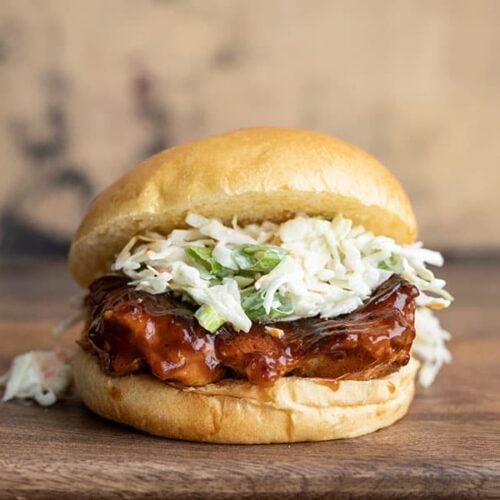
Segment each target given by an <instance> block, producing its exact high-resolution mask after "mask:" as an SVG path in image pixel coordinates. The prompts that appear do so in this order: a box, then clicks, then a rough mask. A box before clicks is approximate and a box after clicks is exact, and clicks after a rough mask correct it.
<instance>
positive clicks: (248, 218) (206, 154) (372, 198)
mask: <svg viewBox="0 0 500 500" xmlns="http://www.w3.org/2000/svg"><path fill="white" fill-rule="evenodd" d="M189 211H192V212H196V213H199V214H201V215H204V216H206V217H218V218H220V219H222V220H223V221H224V222H226V223H228V222H229V221H231V219H232V218H233V216H234V215H237V216H238V219H239V221H240V222H241V223H247V222H257V221H262V220H266V219H267V220H275V221H280V220H284V219H286V218H288V217H290V216H292V215H294V214H296V213H300V212H303V213H307V214H309V215H324V216H333V215H335V214H337V213H342V214H344V215H345V216H346V217H348V218H351V219H352V220H353V221H354V222H355V223H358V224H363V225H364V226H365V227H366V228H367V229H368V230H370V231H372V232H374V233H375V234H384V235H386V236H390V237H391V238H394V239H395V240H396V241H398V242H399V243H411V242H412V241H414V240H415V238H416V233H417V228H416V222H415V216H414V213H413V210H412V208H411V205H410V202H409V201H408V198H407V196H406V194H405V192H404V190H403V188H402V187H401V185H400V184H399V182H398V181H397V180H396V179H395V178H394V176H393V175H392V174H391V173H390V172H389V171H388V170H387V169H386V168H385V167H384V166H382V165H381V164H380V163H379V162H378V161H377V160H375V159H374V158H373V157H371V156H370V155H368V154H367V153H365V152H364V151H362V150H361V149H358V148H357V147H355V146H352V145H350V144H348V143H346V142H343V141H341V140H339V139H335V138H334V137H330V136H327V135H323V134H320V133H318V132H309V131H305V130H299V129H287V128H278V127H261V128H250V129H243V130H238V131H236V132H231V133H228V134H225V135H220V136H217V137H211V138H208V139H202V140H199V141H195V142H191V143H188V144H184V145H181V146H177V147H173V148H171V149H167V150H166V151H163V152H161V153H159V154H157V155H155V156H152V157H151V158H148V159H147V160H145V161H144V162H142V163H141V164H140V165H138V166H137V167H136V168H134V169H133V170H131V171H130V172H129V173H128V174H126V175H125V176H123V177H122V178H121V179H119V180H118V181H117V182H115V183H114V184H113V185H111V186H110V187H108V188H107V189H106V190H105V191H104V192H103V193H101V194H100V195H99V196H98V197H97V198H96V199H95V200H94V202H93V203H92V204H91V206H90V208H89V210H88V212H87V214H86V215H85V217H84V219H83V221H82V223H81V225H80V227H79V229H78V231H77V233H76V235H75V237H74V239H73V242H72V245H71V249H70V253H69V267H70V271H71V273H72V275H73V276H74V278H75V279H76V281H77V282H78V283H79V284H80V285H82V286H87V285H88V284H89V283H90V282H91V281H92V280H94V279H95V278H96V277H97V276H99V275H100V274H103V273H105V272H106V270H107V268H108V266H109V264H110V263H111V262H112V261H113V259H114V256H115V254H116V253H118V252H119V250H120V249H121V248H122V247H123V245H125V243H126V242H127V241H128V240H129V239H130V238H131V237H132V236H134V235H135V234H137V233H140V232H143V231H145V230H148V229H149V230H157V231H160V232H163V233H165V234H166V233H168V232H170V231H171V230H172V229H174V228H180V227H184V226H185V223H184V219H185V216H186V214H187V213H188V212H189Z"/></svg>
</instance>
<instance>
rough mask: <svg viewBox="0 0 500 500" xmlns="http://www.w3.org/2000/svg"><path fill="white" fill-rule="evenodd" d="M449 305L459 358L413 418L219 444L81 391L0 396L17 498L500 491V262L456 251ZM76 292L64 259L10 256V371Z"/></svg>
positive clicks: (5, 265)
mask: <svg viewBox="0 0 500 500" xmlns="http://www.w3.org/2000/svg"><path fill="white" fill-rule="evenodd" d="M443 274H444V275H445V277H447V278H448V280H449V288H450V290H451V291H452V292H454V294H455V296H456V302H455V304H454V305H453V307H452V309H451V310H449V311H445V312H444V313H442V318H443V322H444V324H445V325H446V326H447V327H448V328H449V330H451V331H452V333H453V335H454V340H453V343H452V346H451V348H452V351H453V356H454V362H453V364H452V365H451V366H449V367H446V368H445V369H444V370H443V371H442V373H441V376H440V377H439V379H438V381H437V383H436V384H435V385H433V386H432V388H430V389H428V390H420V391H419V392H418V395H417V397H416V400H415V402H414V403H413V406H412V408H411V410H410V413H409V415H408V416H407V417H406V418H405V419H404V420H402V421H400V422H399V423H397V424H395V425H394V426H392V427H390V428H388V429H385V430H382V431H379V432H376V433H374V434H371V435H368V436H365V437H361V438H357V439H353V440H344V441H334V442H324V443H302V444H294V445H267V446H220V445H210V444H199V443H187V442H181V441H172V440H165V439H159V438H155V437H151V436H148V435H144V434H141V433H139V432H136V431H133V430H129V429H126V428H125V427H122V426H119V425H116V424H113V423H111V422H108V421H106V420H103V419H101V418H99V417H97V416H94V415H93V414H91V413H90V412H89V411H87V410H86V409H85V408H84V407H83V406H82V404H81V403H80V402H79V401H78V398H77V396H76V395H73V396H72V397H70V398H69V399H67V400H66V401H64V402H61V403H58V404H57V405H55V406H54V407H52V408H49V409H43V408H40V407H37V406H35V405H32V404H30V403H26V402H13V403H8V404H3V405H0V496H1V497H2V498H3V497H7V498H26V497H30V498H31V497H36V498H58V497H63V496H64V497H67V496H70V497H72V498H91V497H92V498H95V497H106V498H132V497H139V496H148V497H149V498H160V497H162V498H164V497H172V498H178V497H179V498H180V497H183V498H218V499H220V498H230V497H239V498H250V497H251V498H254V497H258V496H261V497H266V498H280V499H283V498H288V497H290V498H292V497H300V498H304V497H332V495H333V494H335V497H338V498H358V497H363V496H367V495H374V496H385V497H391V498H402V497H410V496H420V497H429V498H431V497H432V498H436V497H448V498H460V497H467V498H476V497H477V498H479V497H481V498H486V497H488V498H496V497H500V437H499V436H500V369H499V368H500V315H499V305H500V262H495V261H490V262H484V263H475V262H473V261H468V262H467V261H466V262H458V261H457V262H450V263H449V265H448V267H447V268H446V270H445V271H444V273H443ZM75 293H77V289H76V287H75V286H74V285H72V284H71V282H70V279H69V278H68V276H67V275H66V272H65V269H64V265H63V264H62V263H59V262H41V263H37V264H33V263H31V264H30V263H28V262H2V263H1V264H0V318H1V319H0V341H1V346H2V347H1V349H0V352H1V355H0V369H1V370H2V371H3V370H4V369H6V368H7V366H8V362H9V359H10V358H11V356H13V355H14V354H16V353H19V352H22V351H25V350H28V349H33V348H43V347H48V346H50V343H51V337H50V335H49V333H48V332H49V329H50V327H51V326H53V325H54V324H55V323H56V322H57V320H58V319H60V318H62V317H64V315H65V314H67V311H68V308H67V301H68V298H69V297H70V296H71V295H74V294H75Z"/></svg>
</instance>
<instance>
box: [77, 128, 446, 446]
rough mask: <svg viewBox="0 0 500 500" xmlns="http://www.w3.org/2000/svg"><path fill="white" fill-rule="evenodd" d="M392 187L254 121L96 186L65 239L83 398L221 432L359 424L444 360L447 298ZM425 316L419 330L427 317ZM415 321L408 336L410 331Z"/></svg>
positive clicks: (433, 256)
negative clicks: (74, 286) (78, 319)
mask: <svg viewBox="0 0 500 500" xmlns="http://www.w3.org/2000/svg"><path fill="white" fill-rule="evenodd" d="M416 234H417V228H416V222H415V217H414V214H413V211H412V208H411V206H410V203H409V201H408V198H407V196H406V194H405V192H404V191H403V189H402V187H401V186H400V184H399V183H398V182H397V180H396V179H395V178H394V177H393V176H392V175H391V174H390V173H389V172H388V171H387V170H386V169H385V168H384V167H383V166H382V165H381V164H380V163H379V162H377V161H376V160H375V159H374V158H372V157H371V156H369V155H368V154H367V153H365V152H363V151H361V150H360V149H358V148H356V147H354V146H352V145H350V144H347V143H345V142H343V141H340V140H338V139H335V138H333V137H328V136H326V135H322V134H319V133H316V132H307V131H303V130H295V129H284V128H274V127H265V128H251V129H246V130H239V131H236V132H232V133H229V134H226V135H222V136H218V137H212V138H209V139H204V140H200V141H197V142H192V143H190V144H185V145H181V146H177V147H174V148H171V149H168V150H166V151H164V152H162V153H159V154H157V155H155V156H153V157H151V158H149V159H147V160H146V161H144V162H143V163H141V164H140V165H139V166H137V167H136V168H135V169H133V170H132V171H130V172H129V173H128V174H127V175H125V176H124V177H123V178H121V179H120V180H118V181H117V182H116V183H115V184H113V185H112V186H110V187H109V188H108V189H106V190H105V191H104V192H103V193H102V194H101V195H100V196H98V197H97V198H96V200H95V201H94V202H93V203H92V205H91V206H90V209H89V210H88V213H87V214H86V216H85V218H84V220H83V222H82V223H81V225H80V228H79V229H78V231H77V233H76V235H75V237H74V240H73V242H72V245H71V250H70V254H69V266H70V270H71V273H72V275H73V276H74V278H75V279H76V281H77V282H78V283H79V284H80V285H82V286H83V287H85V288H87V289H88V291H87V294H86V296H85V299H84V304H83V307H84V311H85V327H84V331H83V334H82V336H81V339H80V340H79V350H78V353H77V354H76V356H75V358H74V360H73V369H74V379H75V383H76V386H77V389H78V391H79V393H80V395H81V397H82V399H83V401H84V403H85V404H86V405H87V406H88V407H89V408H90V409H92V410H93V411H95V412H96V413H98V414H99V415H102V416H104V417H106V418H109V419H112V420H115V421H117V422H122V423H125V424H128V425H130V426H133V427H136V428H138V429H141V430H143V431H146V432H149V433H152V434H156V435H159V436H165V437H171V438H179V439H187V440H196V441H209V442H220V443H272V442H293V441H316V440H327V439H337V438H347V437H354V436H359V435H362V434H366V433H369V432H372V431H375V430H377V429H380V428H382V427H386V426H388V425H391V424H392V423H394V422H395V421H396V420H398V419H400V418H401V417H402V416H403V415H405V413H406V412H407V410H408V406H409V405H410V402H411V400H412V398H413V395H414V385H415V384H414V382H415V379H416V377H417V373H418V370H419V365H420V366H421V368H420V370H421V371H420V375H419V376H420V379H421V381H422V383H423V384H424V385H428V384H429V383H430V382H432V380H433V378H434V376H435V374H436V372H437V370H438V369H439V367H440V366H441V364H442V363H443V362H445V361H447V360H448V357H449V353H448V351H447V350H446V347H445V344H444V340H445V339H446V335H447V333H446V332H444V331H443V330H442V329H441V328H440V326H439V323H438V322H437V320H436V319H435V317H434V316H433V315H432V312H431V311H430V310H431V309H440V308H444V307H447V306H448V305H449V304H450V301H451V300H452V298H451V296H450V295H449V293H448V292H447V291H446V290H445V289H444V285H445V283H444V281H443V280H440V279H437V278H435V277H434V275H433V273H432V272H431V271H430V270H429V268H428V265H433V266H436V265H437V266H439V265H441V264H442V257H441V255H440V254H439V253H437V252H434V251H430V250H427V249H425V248H423V247H422V245H421V243H416V242H415V239H416ZM419 323H420V325H421V326H420V327H419ZM416 324H417V330H420V332H421V333H418V335H417V340H416V339H415V336H416Z"/></svg>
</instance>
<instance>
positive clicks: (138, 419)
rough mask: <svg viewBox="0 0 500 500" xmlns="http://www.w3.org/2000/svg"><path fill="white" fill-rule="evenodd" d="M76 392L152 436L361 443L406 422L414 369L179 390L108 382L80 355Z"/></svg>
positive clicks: (136, 381)
mask: <svg viewBox="0 0 500 500" xmlns="http://www.w3.org/2000/svg"><path fill="white" fill-rule="evenodd" d="M73 367H74V376H75V383H76V387H77V389H78V391H79V393H80V396H81V398H82V399H83V401H84V403H85V404H86V405H87V406H88V407H89V408H90V409H91V410H93V411H94V412H96V413H98V414H99V415H101V416H103V417H106V418H109V419H111V420H114V421H116V422H120V423H123V424H128V425H130V426H132V427H135V428H137V429H140V430H142V431H146V432H149V433H151V434H155V435H157V436H163V437H169V438H176V439H186V440H190V441H205V442H212V443H241V444H251V443H291V442H295V441H323V440H328V439H341V438H351V437H356V436H361V435H363V434H368V433H370V432H373V431H376V430H378V429H381V428H382V427H387V426H389V425H391V424H393V423H394V422H395V421H396V420H399V419H400V418H401V417H403V416H404V415H405V414H406V412H407V410H408V407H409V405H410V403H411V400H412V399H413V395H414V392H415V384H414V380H415V375H416V372H417V369H418V362H417V361H416V360H414V359H412V360H411V361H410V363H408V365H407V366H405V367H403V368H402V369H401V370H400V371H399V372H396V373H393V374H391V375H388V376H387V377H383V378H380V379H376V380H368V381H356V380H343V381H340V382H338V383H336V382H334V381H330V380H324V379H317V378H300V377H285V378H281V379H279V380H278V381H277V382H276V383H275V384H274V385H273V386H271V387H258V386H255V385H252V384H250V383H248V382H246V381H240V380H224V381H222V382H219V383H216V384H209V385H205V386H203V387H180V386H176V385H171V384H167V383H163V382H160V381H159V380H157V379H155V378H153V377H152V376H149V375H127V376H124V377H110V376H108V375H106V374H104V373H103V372H102V371H101V369H100V367H99V364H98V362H97V359H96V358H95V357H94V356H92V355H91V354H89V353H86V352H84V351H83V350H81V349H80V350H79V351H78V353H77V355H76V357H75V359H74V362H73Z"/></svg>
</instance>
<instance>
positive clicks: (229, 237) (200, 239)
mask: <svg viewBox="0 0 500 500" xmlns="http://www.w3.org/2000/svg"><path fill="white" fill-rule="evenodd" d="M186 223H187V224H188V225H189V226H190V228H189V229H184V230H175V231H172V232H171V233H170V234H169V235H168V236H167V237H164V236H162V235H160V234H158V233H151V232H149V233H146V234H145V235H140V236H135V237H134V238H132V240H131V241H129V242H128V243H127V245H126V246H125V247H124V248H123V250H122V251H121V252H120V254H119V255H118V256H117V258H116V260H115V262H114V264H113V265H112V270H113V271H120V272H122V273H124V274H125V275H127V276H128V277H130V278H131V282H130V283H131V284H132V285H135V286H136V287H137V289H140V290H145V291H147V292H149V293H152V294H157V293H164V292H166V291H170V290H171V291H174V292H178V293H179V294H182V295H183V296H185V297H188V298H190V299H191V300H192V301H193V302H195V303H197V304H198V305H200V306H203V305H205V304H207V305H209V306H211V307H212V308H213V309H214V311H215V312H216V313H217V314H218V315H219V316H220V317H221V318H222V319H223V320H224V321H225V322H228V323H230V324H231V325H232V326H233V327H234V328H235V329H236V330H243V331H248V330H249V329H250V327H251V320H250V317H251V316H252V312H253V316H254V317H255V316H256V315H255V311H257V310H259V311H260V312H259V315H258V318H259V319H258V320H259V321H261V322H263V323H266V322H272V321H275V320H276V319H278V318H279V319H280V320H281V321H287V320H288V321H289V320H294V319H298V318H304V317H311V316H317V315H319V316H321V317H324V318H332V317H335V316H338V315H340V314H346V313H349V312H351V311H353V310H354V309H356V308H357V307H359V306H360V305H361V304H362V303H363V301H364V300H366V299H367V298H368V297H369V296H370V295H371V293H372V291H373V290H374V289H375V288H376V287H377V286H379V285H380V284H381V283H383V282H384V281H385V280H387V279H388V278H389V277H390V276H391V275H392V274H393V273H397V274H400V275H401V276H402V277H403V278H404V279H406V280H407V281H409V282H410V283H413V284H414V285H415V286H417V287H418V289H419V290H420V296H419V297H418V299H417V303H418V305H420V306H426V307H430V308H435V309H440V308H443V307H447V306H448V305H449V304H450V302H451V300H452V297H451V295H450V294H449V293H448V292H447V291H446V290H445V289H444V286H445V282H444V280H441V279H437V278H436V277H435V276H434V274H433V273H432V272H431V271H430V270H429V269H428V268H427V264H430V265H434V266H440V265H442V264H443V258H442V256H441V254H439V253H438V252H434V251H431V250H427V249H425V248H423V247H422V244H421V243H416V244H413V245H406V246H403V245H398V244H397V243H396V242H395V241H394V240H392V239H391V238H388V237H385V236H375V235H373V234H372V233H370V232H368V231H366V230H365V229H364V228H363V227H361V226H353V224H352V222H351V221H350V220H349V219H346V218H345V217H342V216H341V215H338V216H337V217H335V218H334V219H333V220H331V221H330V220H325V219H323V218H319V217H307V216H297V217H295V218H293V219H290V220H288V221H286V222H284V223H282V224H274V223H271V222H264V223H262V224H251V225H247V226H245V227H239V226H238V225H237V222H236V221H233V227H227V226H225V225H223V224H222V223H221V222H220V221H218V220H216V219H207V218H205V217H203V216H201V215H197V214H189V215H188V216H187V218H186ZM249 288H250V290H249ZM243 290H244V293H243ZM252 290H254V291H253V292H252ZM256 291H258V292H259V293H255V292H256ZM249 292H250V293H249ZM251 293H253V295H251V297H252V300H251V301H250V300H248V297H249V295H250V294H251ZM259 300H260V302H257V301H259ZM285 301H286V307H283V304H284V302H285ZM242 304H243V305H242ZM245 305H248V308H247V310H245ZM250 307H251V310H250ZM251 311H252V312H251ZM280 311H281V312H282V311H286V314H282V313H280Z"/></svg>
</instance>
